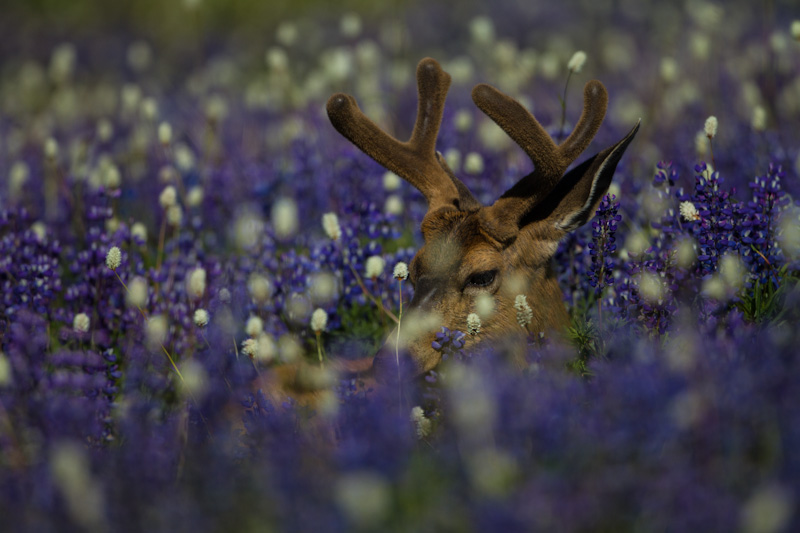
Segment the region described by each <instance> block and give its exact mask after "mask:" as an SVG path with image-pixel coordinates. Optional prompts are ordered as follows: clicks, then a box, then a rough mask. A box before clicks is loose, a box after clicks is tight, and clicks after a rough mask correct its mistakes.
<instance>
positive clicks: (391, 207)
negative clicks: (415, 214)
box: [383, 194, 403, 215]
mask: <svg viewBox="0 0 800 533" xmlns="http://www.w3.org/2000/svg"><path fill="white" fill-rule="evenodd" d="M383 211H384V212H385V213H386V214H387V215H402V214H403V199H402V198H400V196H398V195H396V194H390V195H389V196H388V197H387V198H386V203H385V204H384V206H383Z"/></svg>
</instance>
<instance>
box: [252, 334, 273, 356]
mask: <svg viewBox="0 0 800 533" xmlns="http://www.w3.org/2000/svg"><path fill="white" fill-rule="evenodd" d="M277 355H278V347H277V345H276V344H275V341H274V340H272V337H271V336H270V335H269V334H268V333H262V334H261V335H259V336H258V344H257V349H256V354H255V358H256V359H258V360H259V361H262V362H264V363H269V362H271V361H272V360H273V359H275V357H276V356H277Z"/></svg>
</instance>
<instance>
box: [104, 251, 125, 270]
mask: <svg viewBox="0 0 800 533" xmlns="http://www.w3.org/2000/svg"><path fill="white" fill-rule="evenodd" d="M121 264H122V252H121V251H120V249H119V248H117V247H116V246H112V247H111V248H110V249H109V250H108V253H107V254H106V266H107V267H108V268H110V269H111V270H116V269H118V268H119V266H120V265H121Z"/></svg>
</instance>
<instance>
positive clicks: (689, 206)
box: [680, 202, 700, 220]
mask: <svg viewBox="0 0 800 533" xmlns="http://www.w3.org/2000/svg"><path fill="white" fill-rule="evenodd" d="M680 212H681V216H682V217H683V218H684V219H686V220H700V212H699V211H698V210H697V208H696V207H695V206H694V204H693V203H692V202H681V206H680Z"/></svg>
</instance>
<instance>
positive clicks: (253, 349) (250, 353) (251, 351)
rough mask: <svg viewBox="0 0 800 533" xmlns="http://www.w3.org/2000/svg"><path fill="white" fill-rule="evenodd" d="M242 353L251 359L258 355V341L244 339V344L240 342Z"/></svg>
mask: <svg viewBox="0 0 800 533" xmlns="http://www.w3.org/2000/svg"><path fill="white" fill-rule="evenodd" d="M242 353H243V354H245V355H246V356H247V357H249V358H251V359H253V358H254V357H255V356H256V354H257V353H258V340H256V339H245V340H244V342H242Z"/></svg>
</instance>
